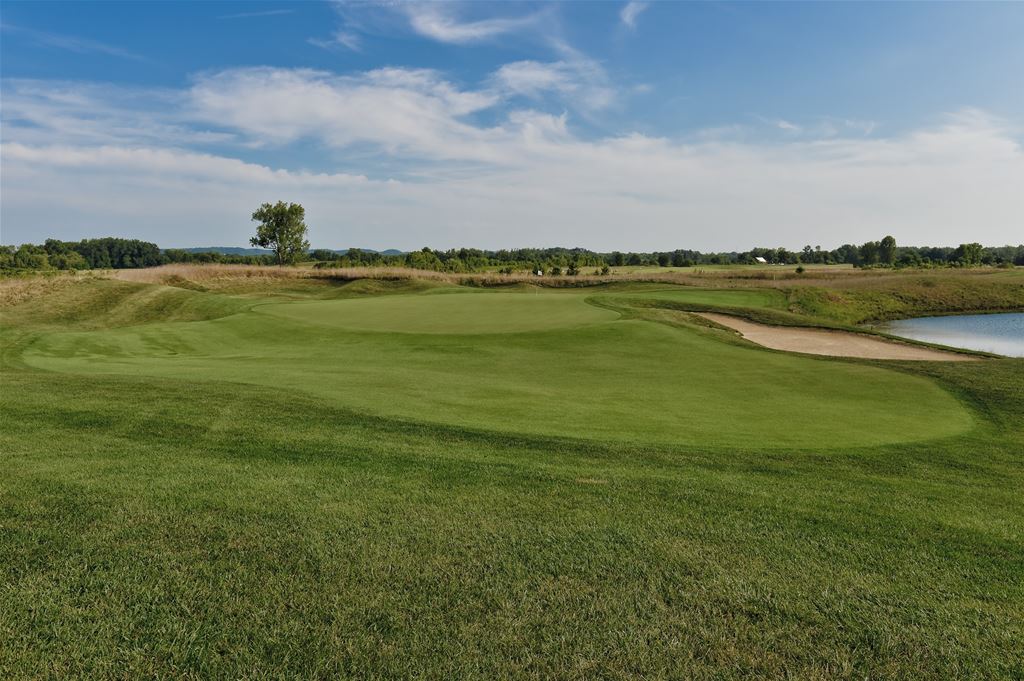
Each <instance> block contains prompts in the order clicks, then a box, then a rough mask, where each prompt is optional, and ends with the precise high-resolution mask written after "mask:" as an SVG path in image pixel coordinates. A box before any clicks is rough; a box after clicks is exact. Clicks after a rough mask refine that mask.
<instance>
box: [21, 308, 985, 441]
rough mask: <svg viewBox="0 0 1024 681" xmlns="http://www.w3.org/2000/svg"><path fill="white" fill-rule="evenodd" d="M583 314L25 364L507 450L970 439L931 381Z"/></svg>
mask: <svg viewBox="0 0 1024 681" xmlns="http://www.w3.org/2000/svg"><path fill="white" fill-rule="evenodd" d="M584 299H585V296H584V295H583V294H580V293H572V292H568V293H549V294H544V293H541V294H535V293H489V292H483V293H446V294H424V295H409V296H390V297H379V298H370V299H360V300H355V301H352V300H335V301H318V302H316V303H304V302H303V303H274V304H267V305H262V306H259V307H257V308H255V309H253V310H251V311H247V312H243V313H240V314H235V315H232V316H229V317H224V318H221V319H216V320H212V321H204V322H190V323H161V324H149V325H142V326H136V327H128V328H119V329H109V330H104V331H89V332H74V333H67V332H64V333H54V334H49V335H45V336H41V337H40V338H39V339H38V340H37V341H36V342H35V343H34V344H33V345H32V346H31V347H30V348H29V349H27V350H26V351H25V354H24V357H25V360H26V361H27V362H28V363H29V364H31V365H34V366H36V367H40V368H44V369H50V370H54V371H63V372H78V373H91V372H96V373H113V374H133V375H152V376H163V377H177V378H183V379H187V380H227V381H236V382H240V383H255V384H262V385H269V386H275V387H280V388H282V389H288V390H300V391H304V392H306V393H312V394H315V395H317V396H319V397H321V398H322V399H323V400H325V401H326V402H327V403H329V404H334V405H337V406H341V407H346V408H351V409H354V410H358V411H361V412H368V413H373V414H380V415H384V416H390V417H399V418H405V419H413V420H418V421H425V422H433V423H442V424H450V425H458V426H465V427H472V428H480V429H488V430H493V431H503V432H508V433H515V434H533V435H551V436H558V435H561V436H571V437H579V438H598V439H603V440H618V441H634V442H652V443H675V444H685V445H691V446H707V447H715V446H726V447H742V448H750V449H755V448H756V449H762V450H763V449H777V448H785V447H806V448H819V449H831V448H837V447H839V448H849V447H853V446H864V445H876V444H883V443H891V442H905V441H915V440H926V439H931V438H937V437H943V436H948V435H954V434H957V433H961V432H963V431H965V430H967V429H969V428H970V427H971V426H972V424H973V421H972V417H971V416H970V414H969V413H968V412H967V410H966V409H965V408H964V407H963V406H962V405H961V404H960V403H959V402H957V401H956V400H955V399H954V398H953V397H951V396H950V395H949V394H948V393H946V392H945V391H943V390H942V389H940V388H939V387H938V386H937V385H936V384H934V383H932V382H931V381H929V380H927V379H923V378H918V377H914V376H909V375H907V374H903V373H898V372H895V371H890V370H887V369H882V368H878V367H873V366H866V365H859V364H853V363H844V362H836V361H830V360H819V359H810V358H806V357H801V356H795V355H786V354H781V353H772V352H765V351H761V350H757V349H751V348H746V347H741V346H737V345H734V344H730V343H726V342H721V341H719V340H717V339H715V338H714V337H712V336H709V335H708V334H706V333H700V332H697V331H694V330H689V329H680V328H674V327H669V326H665V325H661V324H656V323H651V322H646V321H639V320H619V319H618V315H616V314H615V313H612V312H608V311H606V310H603V309H600V308H596V307H593V306H590V305H587V304H586V303H585V301H584ZM538 329H542V330H538ZM509 331H513V332H514V333H508V332H509Z"/></svg>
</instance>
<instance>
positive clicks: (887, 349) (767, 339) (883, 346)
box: [699, 312, 978, 362]
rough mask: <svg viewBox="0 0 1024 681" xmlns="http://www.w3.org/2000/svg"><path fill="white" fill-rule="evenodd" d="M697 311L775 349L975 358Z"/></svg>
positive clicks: (935, 359) (914, 357) (865, 355)
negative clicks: (769, 324)
mask: <svg viewBox="0 0 1024 681" xmlns="http://www.w3.org/2000/svg"><path fill="white" fill-rule="evenodd" d="M699 314H700V316H701V317H704V318H705V319H710V320H711V321H713V322H715V323H716V324H721V325H722V326H727V327H729V328H730V329H733V330H735V331H739V332H740V334H741V335H742V336H743V337H744V338H746V339H747V340H749V341H751V342H754V343H757V344H758V345H763V346H765V347H766V348H772V349H774V350H787V351H789V352H803V353H806V354H809V355H829V356H832V357H862V358H865V359H912V360H929V361H933V362H969V361H973V360H976V359H978V358H977V357H972V356H971V355H961V354H958V353H955V352H946V351H943V350H932V349H931V348H925V347H920V346H915V345H909V344H904V343H896V342H892V341H888V340H884V339H882V338H877V337H874V336H869V335H867V334H860V333H850V332H848V331H829V330H826V329H808V328H800V327H792V326H768V325H766V324H757V323H755V322H749V321H747V320H746V319H741V318H739V317H733V316H731V315H725V314H715V313H712V312H701V313H699Z"/></svg>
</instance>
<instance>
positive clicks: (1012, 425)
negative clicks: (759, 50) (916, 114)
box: [0, 282, 1024, 679]
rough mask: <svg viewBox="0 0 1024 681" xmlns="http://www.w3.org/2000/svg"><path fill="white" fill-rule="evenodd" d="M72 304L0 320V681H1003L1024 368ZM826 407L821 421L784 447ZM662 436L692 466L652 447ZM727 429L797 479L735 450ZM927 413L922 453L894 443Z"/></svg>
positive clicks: (1020, 538)
mask: <svg viewBox="0 0 1024 681" xmlns="http://www.w3.org/2000/svg"><path fill="white" fill-rule="evenodd" d="M85 286H86V288H75V287H73V288H71V289H69V290H62V291H57V292H55V293H53V294H51V295H41V294H40V295H36V296H33V297H32V298H31V299H29V300H26V301H24V302H22V303H20V304H18V305H15V306H13V307H9V308H5V309H4V310H3V317H2V322H3V323H2V328H0V339H2V340H3V355H2V356H3V360H4V364H3V373H2V376H0V380H2V386H0V388H2V389H0V432H2V434H3V435H2V443H3V445H2V449H0V464H2V470H3V473H4V474H3V475H0V570H2V572H0V677H2V678H12V679H20V678H90V679H91V678H154V677H157V678H191V679H209V678H396V677H402V678H405V677H413V678H482V679H493V678H510V677H525V678H579V679H591V678H636V677H642V678H816V679H833V678H904V679H920V678H930V679H949V678H978V679H982V678H986V679H987V678H1008V679H1009V678H1020V677H1021V675H1024V665H1022V659H1024V656H1022V655H1021V654H1020V653H1021V648H1022V646H1021V641H1022V640H1024V618H1021V616H1020V615H1021V612H1024V580H1021V578H1020V577H1021V575H1022V574H1024V530H1022V528H1024V507H1022V505H1021V502H1020V489H1021V488H1022V487H1024V460H1022V456H1021V452H1022V451H1024V427H1022V425H1021V424H1024V360H994V361H985V362H977V363H966V364H948V365H937V364H931V363H912V364H904V365H895V364H891V363H882V362H875V363H870V362H836V361H828V360H812V359H807V358H796V357H789V356H786V355H783V354H781V353H772V352H766V351H759V350H753V349H750V348H747V347H742V346H741V345H738V344H736V343H735V342H733V341H731V340H730V339H729V337H728V336H727V335H725V334H721V333H719V332H716V331H714V330H711V329H705V328H698V327H694V328H687V327H682V326H680V327H675V326H670V325H666V324H660V323H654V322H653V321H645V320H644V319H643V318H642V317H643V311H640V312H639V313H638V316H637V317H634V318H632V319H627V320H618V319H614V318H607V317H606V319H607V321H602V317H600V316H599V317H589V316H588V315H589V314H590V312H591V311H590V310H587V309H586V308H585V307H584V308H580V309H581V310H586V311H585V312H579V314H581V315H584V317H580V322H579V323H581V324H582V325H579V326H572V327H560V328H559V327H558V324H557V323H556V324H554V328H552V327H550V326H549V327H546V328H545V329H544V330H533V331H528V332H517V333H493V332H486V333H485V332H481V330H480V329H476V330H474V331H472V332H471V333H465V334H451V333H445V332H441V333H439V332H438V329H437V328H433V329H429V332H424V331H428V329H420V331H421V332H418V333H404V332H398V333H394V332H382V331H360V330H355V329H353V328H345V327H344V324H343V322H338V320H334V321H331V320H330V319H328V320H326V321H325V319H324V317H330V316H331V315H332V314H333V312H338V313H339V314H340V312H341V311H343V310H345V309H346V307H345V306H346V305H347V304H348V302H349V301H344V300H339V301H330V302H329V303H328V302H325V303H323V304H321V303H316V304H307V303H304V302H297V303H280V302H275V303H267V302H266V301H267V300H273V299H274V298H275V297H276V298H278V299H279V298H280V296H278V295H276V294H274V292H273V291H265V292H264V293H266V294H268V295H271V296H272V297H271V298H267V299H265V300H264V299H260V298H259V297H257V296H254V295H253V294H252V293H251V292H250V293H248V294H247V295H246V297H244V298H234V297H231V296H223V297H218V296H217V294H213V293H206V292H200V291H190V292H189V294H188V296H186V298H183V299H182V300H185V299H187V300H188V301H190V302H189V303H188V304H187V305H185V304H178V305H174V306H172V307H168V308H166V312H165V313H162V314H166V315H167V316H169V317H172V318H174V319H177V320H179V321H174V322H169V323H168V322H158V321H156V320H157V319H159V318H160V315H155V314H154V313H153V311H152V309H151V307H150V304H149V303H146V302H144V301H145V296H144V295H140V293H144V292H145V291H148V292H149V295H152V296H154V300H162V299H163V296H165V295H168V296H178V295H180V294H178V293H173V292H167V291H165V289H162V288H159V287H150V288H145V287H144V288H143V289H135V288H120V287H116V286H115V287H111V286H108V284H106V283H102V282H100V283H86V284H85ZM370 288H371V289H372V292H374V293H377V292H389V293H395V292H397V291H401V290H402V287H401V286H395V287H384V288H385V289H387V290H386V291H385V290H380V291H378V290H377V289H376V288H375V287H370ZM346 290H347V289H345V287H339V288H337V289H323V290H321V289H317V290H315V291H312V290H311V291H306V292H305V293H306V294H309V295H316V296H317V297H335V296H346V295H351V294H354V293H355V291H352V290H348V292H345V291H346ZM192 294H195V295H196V296H200V297H199V298H195V297H192ZM302 294H303V291H302V290H301V289H300V288H296V289H293V290H292V291H291V293H290V294H289V295H295V296H298V295H302ZM520 295H521V296H524V297H528V296H531V295H533V294H531V293H521V294H494V293H490V292H482V293H466V294H463V293H459V292H456V293H445V294H430V293H427V294H425V295H421V296H408V298H409V299H410V300H412V299H416V300H419V301H421V302H424V304H425V305H428V306H429V305H431V304H432V302H425V301H428V299H430V300H432V299H433V298H435V297H436V298H438V299H441V298H449V297H450V298H451V299H452V300H461V301H465V302H466V303H467V304H472V305H479V304H481V303H491V304H493V305H494V306H501V305H502V304H503V303H502V301H506V300H507V301H510V303H511V305H512V307H510V308H509V309H510V310H511V309H514V308H515V304H516V303H518V302H519V299H518V298H516V299H513V298H510V297H509V296H520ZM557 296H565V297H564V298H557V299H556V298H551V299H550V300H548V299H546V298H545V297H543V295H542V296H541V297H538V298H537V299H536V303H537V304H539V305H543V306H547V305H549V304H552V305H555V306H562V305H563V304H567V305H571V306H574V305H576V304H577V303H579V302H581V301H582V300H584V299H585V298H587V297H588V296H587V295H586V294H585V293H575V292H574V293H564V294H563V293H559V294H557ZM403 297H406V296H403ZM383 300H384V299H382V298H375V299H373V301H372V302H376V303H380V304H383ZM395 300H398V298H395ZM72 301H73V304H72ZM200 301H203V302H200ZM563 301H569V302H567V303H563ZM360 302H362V301H360ZM366 302H371V301H369V300H367V301H366ZM400 304H407V303H400ZM584 304H585V303H584ZM307 305H309V306H310V307H309V309H311V310H319V314H318V315H314V317H315V318H314V319H312V320H305V321H303V320H300V319H298V318H289V317H288V316H280V315H278V314H277V312H279V311H282V310H285V309H286V308H289V307H290V308H291V310H293V311H298V310H300V309H303V308H306V307H307ZM485 307H486V306H485ZM424 309H429V308H424ZM572 309H574V308H572V307H570V308H567V309H566V310H562V314H559V315H555V316H554V317H552V318H551V319H554V320H556V321H557V320H558V319H561V318H562V317H563V315H567V314H569V315H571V314H573V313H572V312H569V310H572ZM606 311H607V310H599V313H600V314H602V315H603V314H604V312H606ZM299 316H301V314H300V315H299ZM498 318H499V319H500V315H499V317H498ZM534 318H536V319H544V318H545V314H544V313H538V315H535V316H534ZM421 319H422V321H421V323H422V324H428V325H429V324H430V321H429V320H430V315H424V316H423V317H422V318H421ZM188 320H190V321H188ZM336 322H337V323H336ZM439 323H440V322H439ZM442 325H443V324H442ZM72 329H79V331H77V332H75V331H71V330H72ZM173 353H177V354H173ZM339 356H344V357H347V358H349V361H346V362H337V358H338V357H339ZM332 358H333V359H332ZM748 358H750V359H748ZM609 362H611V363H617V364H616V367H617V368H616V370H614V371H612V370H609V369H608V367H607V364H608V363H609ZM37 364H38V365H45V366H46V367H47V369H46V370H41V369H40V368H39V367H38V366H36V365H37ZM737 367H739V368H737ZM480 373H483V374H485V375H484V376H483V378H481V376H480V375H479V374H480ZM595 374H597V375H596V376H595ZM394 376H399V377H403V376H404V378H393V377H394ZM567 376H568V377H570V379H571V380H563V379H565V377H567ZM723 376H729V377H730V378H731V379H733V380H732V381H726V380H724V379H723ZM289 377H292V378H289ZM709 377H710V378H709ZM737 377H742V378H743V379H745V380H736V378H737ZM698 378H699V379H700V380H696V379H698ZM467 381H471V382H472V383H473V385H470V386H467V385H464V384H465V383H467ZM433 382H440V383H441V384H442V385H443V386H444V388H445V389H444V390H438V389H432V387H431V384H432V383H433ZM837 384H838V385H837ZM731 385H735V386H737V387H735V388H733V387H731ZM812 385H813V386H816V387H815V388H814V390H813V391H812V390H811V387H810V386H812ZM862 385H865V386H868V387H870V388H871V390H870V392H869V390H868V388H864V389H863V392H861V393H858V391H860V390H861V388H860V387H858V386H862ZM901 385H902V387H901ZM840 388H847V389H848V390H849V391H852V393H853V394H856V395H859V397H858V398H856V399H853V398H850V399H851V401H850V402H849V403H848V406H849V408H850V409H851V411H850V413H849V414H848V418H843V419H838V418H829V417H827V416H823V417H821V418H820V420H822V421H824V422H825V423H824V425H822V424H820V423H816V422H814V421H813V420H812V419H804V420H800V419H801V415H800V414H798V413H795V412H797V411H799V410H802V409H818V410H819V412H818V413H819V414H820V413H822V412H824V411H827V410H828V409H829V408H830V407H829V405H830V404H831V403H832V402H833V401H836V400H840V401H838V402H836V405H840V404H842V402H841V396H840V395H839V393H840V392H841V390H840ZM503 389H504V390H508V391H512V392H511V393H508V394H506V393H503ZM516 390H527V391H533V392H531V393H529V394H531V395H532V396H533V397H534V399H537V400H541V401H544V400H547V402H546V403H545V406H544V407H543V408H537V409H534V410H532V411H526V412H522V411H518V410H517V409H518V408H517V406H516V405H515V404H513V403H514V402H516V399H514V398H516V397H518V396H520V395H519V394H517V393H515V392H514V391H516ZM730 390H731V391H732V392H729V393H728V394H729V395H730V399H729V400H726V399H724V398H719V397H718V395H719V394H720V393H721V392H722V391H730ZM573 391H575V392H573ZM807 391H811V393H810V394H811V396H812V397H813V395H815V394H816V395H818V399H817V401H818V402H820V403H821V404H819V405H815V404H813V402H814V400H813V399H811V397H808V396H807V395H806V394H805V393H806V392H807ZM814 391H817V392H814ZM900 391H902V392H900ZM410 395H412V396H414V397H415V399H412V398H410V397H409V396H410ZM566 395H571V396H572V397H573V398H574V399H573V400H568V399H565V398H564V396H566ZM602 395H606V396H607V399H601V398H602ZM687 397H689V399H688V400H687ZM445 399H451V400H455V403H454V404H453V405H452V406H448V407H444V406H441V405H443V402H441V401H443V400H445ZM588 399H589V401H587V400H588ZM578 400H584V402H583V403H581V404H576V401H578ZM709 400H710V401H715V404H716V405H717V406H719V407H724V408H722V409H713V408H711V407H710V406H709V405H706V404H703V403H704V402H708V401H709ZM773 400H774V401H776V402H773ZM417 401H419V402H424V403H425V405H417V404H416V402H417ZM685 401H689V402H692V403H693V404H692V408H693V409H696V410H697V411H698V412H702V413H704V414H706V418H715V419H716V424H717V427H716V428H715V429H714V432H713V431H712V429H709V428H705V429H703V430H696V431H695V433H698V434H699V437H688V438H681V439H673V438H665V439H661V438H660V437H659V433H661V434H664V433H665V432H670V431H671V429H672V428H675V427H678V425H671V424H670V425H665V424H664V423H662V419H663V418H664V416H663V415H664V414H665V413H667V412H669V411H671V409H670V407H671V406H673V405H675V404H676V403H682V402H685ZM502 402H503V403H504V409H499V408H497V407H495V409H494V410H493V413H491V412H490V411H489V410H488V409H489V407H488V405H489V404H493V405H501V404H502ZM633 402H635V404H634V403H633ZM855 403H857V404H859V406H860V408H861V411H856V412H854V411H853V406H854V404H855ZM915 403H919V404H916V405H915ZM655 404H658V405H659V406H660V409H653V408H652V406H651V405H655ZM744 404H747V405H752V404H755V405H758V406H759V407H761V408H767V409H771V410H774V411H773V412H772V413H773V414H774V415H775V416H774V420H775V421H786V420H787V419H789V422H788V425H787V427H786V428H781V427H779V426H770V425H769V426H766V427H771V428H775V430H773V431H772V432H776V433H779V432H782V433H783V435H782V436H781V437H784V438H794V439H793V440H792V442H794V443H809V444H806V445H804V444H801V445H799V446H798V445H797V444H793V445H791V446H787V445H784V444H783V445H779V443H778V441H777V439H774V438H772V437H769V436H767V435H765V434H763V433H758V434H757V435H756V436H755V437H743V436H739V435H736V434H734V433H733V431H736V430H737V429H738V432H743V428H744V427H745V426H744V424H743V423H742V420H741V419H739V418H737V414H736V413H735V411H734V410H735V409H737V408H738V406H737V405H739V406H742V405H744ZM431 405H433V406H431ZM666 405H669V406H666ZM943 405H946V407H943ZM915 409H916V410H917V411H913V410H915ZM931 409H937V410H940V411H941V410H943V409H947V411H945V412H944V413H945V414H946V416H945V418H943V419H933V420H932V421H931V423H932V426H933V428H934V430H933V433H932V434H933V435H935V436H936V437H935V438H933V439H917V440H916V441H913V442H910V441H907V440H906V439H905V435H906V434H905V433H904V434H903V435H898V434H896V433H894V431H893V428H892V425H891V420H896V421H899V420H900V415H901V414H911V413H912V414H913V418H914V419H929V418H931V417H930V416H929V414H928V413H927V412H929V411H930V410H931ZM473 410H478V411H477V412H476V414H477V415H476V416H475V417H474V419H473V420H474V421H477V422H474V423H465V424H460V423H459V422H458V419H459V418H460V416H461V415H463V413H464V412H466V411H473ZM588 410H596V411H594V412H592V413H591V415H590V417H589V421H588V422H587V427H586V428H584V429H582V431H581V432H572V430H571V428H569V427H568V426H567V425H565V426H563V427H561V428H560V429H559V435H560V436H559V437H553V436H552V435H549V434H546V432H545V430H544V428H543V427H540V426H538V425H537V424H534V423H532V422H531V421H532V420H534V419H536V420H539V422H540V424H541V426H542V425H543V423H544V419H545V416H546V415H547V418H548V419H554V420H549V421H548V422H547V423H548V424H549V425H550V424H551V423H557V422H558V421H557V419H560V418H564V419H566V420H565V421H564V422H562V423H564V424H569V423H572V422H573V421H572V420H573V419H580V418H583V416H581V415H585V414H586V413H587V412H588ZM907 410H910V411H907ZM616 411H619V412H620V414H624V415H628V418H618V419H617V418H615V417H614V414H615V412H616ZM649 411H654V412H655V413H653V414H648V413H647V412H649ZM563 414H564V416H563ZM964 414H968V415H969V419H970V428H969V429H968V430H964V429H963V428H964V425H965V424H961V425H960V426H958V427H955V428H950V429H949V431H943V428H945V427H946V425H947V424H944V423H942V421H947V420H953V421H955V420H956V419H957V418H963V415H964ZM687 417H688V418H691V419H693V418H694V417H693V416H690V415H687ZM794 419H796V420H794ZM765 420H771V419H765ZM637 424H646V425H644V426H642V427H641V426H638V425H637ZM659 424H660V425H659ZM467 426H471V427H467ZM904 427H906V428H911V429H913V427H914V426H913V424H908V423H904ZM800 429H808V430H809V432H813V433H818V434H819V436H818V437H817V439H819V440H822V441H821V442H817V443H815V442H814V440H815V439H816V438H814V437H808V436H804V435H800V434H798V433H796V432H795V431H798V430H800ZM858 431H863V432H864V433H869V434H871V433H875V434H873V435H866V436H860V435H858V434H857V432H858ZM615 432H618V435H617V436H615V435H614V433H615ZM716 433H717V435H716ZM821 433H824V435H820V434H821ZM878 433H881V434H882V436H879V435H878ZM943 434H944V437H938V436H939V435H943ZM716 437H718V439H716ZM857 437H862V438H863V439H861V440H859V441H858V442H860V444H854V443H853V441H852V440H851V441H850V442H847V441H846V438H857ZM872 437H873V438H876V439H875V440H873V441H872V440H870V438H872ZM897 440H899V441H897ZM871 442H874V444H871Z"/></svg>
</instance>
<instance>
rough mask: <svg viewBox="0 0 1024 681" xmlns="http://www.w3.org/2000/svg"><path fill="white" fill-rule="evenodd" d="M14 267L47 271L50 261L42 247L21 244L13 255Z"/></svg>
mask: <svg viewBox="0 0 1024 681" xmlns="http://www.w3.org/2000/svg"><path fill="white" fill-rule="evenodd" d="M14 266H15V267H17V268H19V269H23V270H48V269H50V261H49V259H48V258H47V257H46V251H44V250H43V247H42V246H35V245H33V244H22V245H21V246H19V247H18V250H17V251H15V253H14Z"/></svg>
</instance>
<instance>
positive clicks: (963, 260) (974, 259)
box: [953, 243, 982, 265]
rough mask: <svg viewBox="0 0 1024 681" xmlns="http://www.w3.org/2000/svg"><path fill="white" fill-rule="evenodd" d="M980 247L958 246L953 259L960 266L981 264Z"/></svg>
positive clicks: (975, 244) (971, 245)
mask: <svg viewBox="0 0 1024 681" xmlns="http://www.w3.org/2000/svg"><path fill="white" fill-rule="evenodd" d="M981 253H982V246H981V244H979V243H971V244H960V245H959V246H958V247H957V249H956V250H955V251H954V252H953V259H954V260H956V261H957V262H958V263H960V264H961V265H977V264H978V263H980V262H981Z"/></svg>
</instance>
